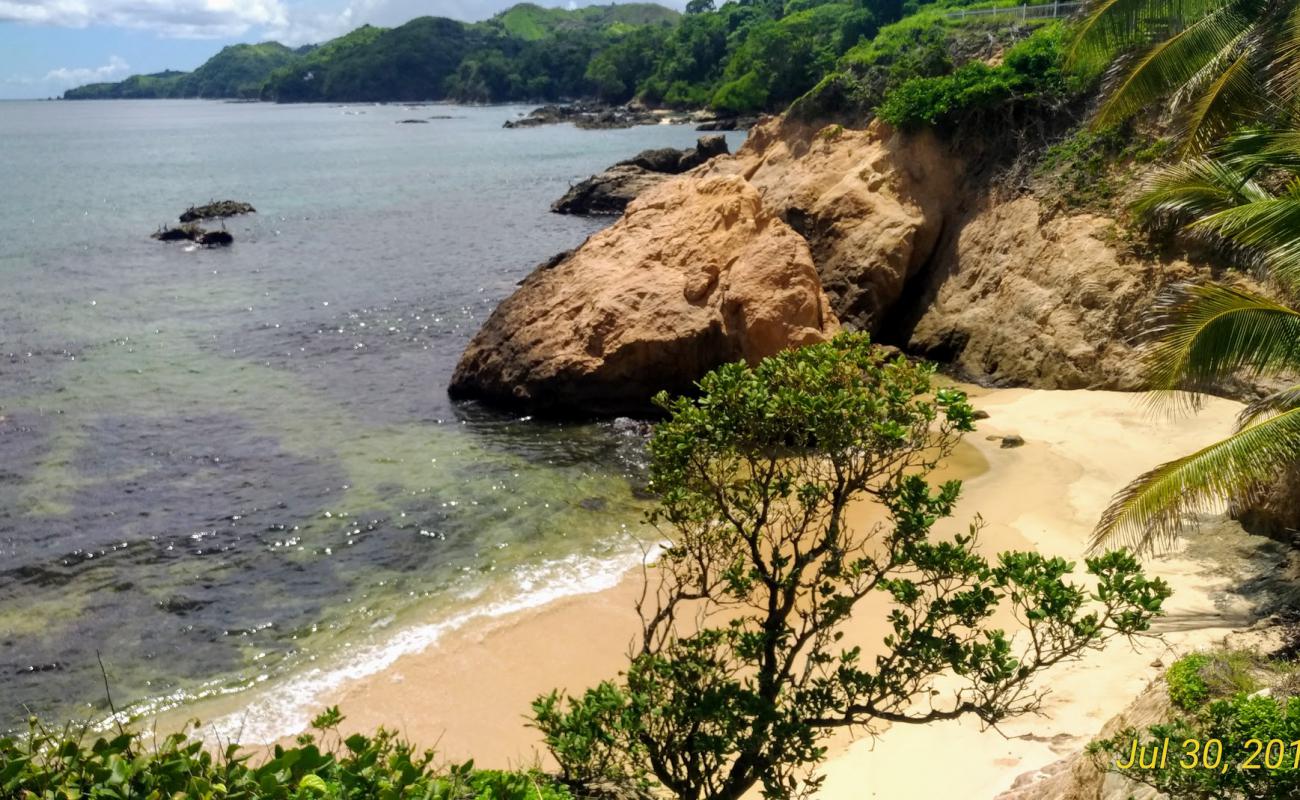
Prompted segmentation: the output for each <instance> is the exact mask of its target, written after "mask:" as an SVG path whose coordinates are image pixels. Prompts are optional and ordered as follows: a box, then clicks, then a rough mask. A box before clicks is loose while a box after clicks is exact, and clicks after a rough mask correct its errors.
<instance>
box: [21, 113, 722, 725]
mask: <svg viewBox="0 0 1300 800" xmlns="http://www.w3.org/2000/svg"><path fill="white" fill-rule="evenodd" d="M523 110H525V109H522V108H516V107H489V108H463V107H454V106H417V107H409V106H327V105H310V106H273V105H264V104H226V103H212V102H202V101H120V102H103V103H37V102H5V103H0V686H3V687H4V688H3V690H0V730H2V729H4V728H10V727H17V726H19V725H21V721H22V719H24V718H25V717H26V716H27V714H28V713H36V714H40V715H42V716H44V717H47V718H51V719H55V720H62V719H63V718H69V717H71V718H79V719H80V718H96V717H102V716H103V714H104V713H105V712H106V711H107V701H106V699H105V696H104V690H103V685H102V680H101V676H100V668H99V663H98V658H102V660H103V662H104V665H105V667H106V670H107V673H108V676H109V679H110V685H111V687H112V694H113V700H114V701H115V703H116V705H117V707H118V708H119V709H123V708H125V709H127V710H128V712H136V713H143V712H149V711H156V710H159V709H163V708H166V707H170V706H174V705H177V704H185V703H188V702H191V701H193V700H194V699H195V698H199V697H204V696H211V695H221V694H227V693H230V692H236V691H241V690H243V689H245V688H247V687H250V686H252V685H255V684H265V683H266V682H267V681H284V682H286V685H290V684H294V682H295V681H296V682H297V683H296V685H298V686H299V688H304V687H305V689H306V690H310V689H312V688H313V687H316V688H319V687H323V686H327V685H329V683H330V681H334V680H337V679H339V677H340V676H341V675H343V674H345V672H346V670H347V669H351V670H353V671H356V670H361V671H364V670H365V669H367V668H368V667H367V665H370V666H374V665H377V664H381V663H382V662H383V661H384V659H386V658H389V657H391V655H392V654H393V653H395V652H399V651H402V650H403V649H405V650H410V649H418V648H419V647H424V646H427V645H428V644H429V643H430V642H432V641H434V640H436V634H437V632H438V631H439V630H442V628H443V627H445V626H447V625H454V624H456V621H457V620H460V621H465V620H472V619H474V618H475V615H476V614H486V613H501V612H502V611H503V610H509V609H512V608H516V607H520V606H522V605H528V604H530V603H534V602H543V601H545V600H547V599H549V598H552V597H555V596H558V595H562V594H564V593H565V592H568V591H580V590H583V589H586V588H593V587H596V586H599V585H603V584H604V583H606V582H608V581H609V580H610V576H611V575H612V574H614V573H616V572H617V571H619V570H621V569H623V568H625V567H626V565H627V563H628V561H627V559H628V554H629V553H631V552H634V550H635V547H636V545H635V540H636V539H637V538H638V537H642V536H643V534H644V532H643V531H640V530H639V528H638V521H639V519H640V516H641V513H642V511H643V510H644V500H643V499H641V498H640V496H639V493H638V486H639V484H640V481H641V480H642V477H643V476H642V470H643V464H642V461H641V458H642V456H641V454H642V445H643V438H642V433H641V431H640V430H639V429H638V427H637V426H635V425H632V424H629V423H627V422H626V421H607V422H602V423H590V424H566V425H554V424H546V423H541V422H537V421H533V420H529V419H520V418H516V417H513V416H510V415H507V414H502V413H499V412H494V411H491V410H488V409H484V408H481V407H478V406H476V405H474V404H461V405H457V404H453V403H451V402H450V401H449V400H448V399H447V397H446V393H445V386H446V384H447V381H448V378H449V377H450V373H451V370H452V368H453V367H454V365H455V362H456V359H457V357H458V356H459V354H460V352H461V350H462V348H463V347H464V345H465V343H466V342H467V340H468V338H469V337H470V336H471V335H472V334H473V332H474V331H475V330H477V328H478V326H479V325H480V324H481V322H482V321H483V320H484V319H485V318H486V316H487V314H488V313H489V312H490V311H491V309H492V308H493V306H494V305H495V303H496V302H498V301H499V300H500V299H501V298H502V297H504V296H505V295H506V294H508V293H509V292H510V291H511V290H512V288H513V287H514V285H515V284H516V282H517V281H518V280H519V279H521V278H522V277H523V276H524V275H525V274H527V272H528V271H529V270H530V269H531V268H532V267H533V265H535V264H536V263H537V262H539V261H541V260H543V259H545V258H547V257H548V256H550V255H551V254H553V253H555V252H557V251H559V250H562V249H565V248H569V247H573V246H575V245H577V244H578V243H580V242H581V241H582V240H583V239H584V238H585V237H586V236H588V235H590V234H591V233H592V232H594V231H595V230H597V229H599V228H600V227H601V226H602V225H604V224H607V222H606V221H600V220H585V219H581V218H574V217H563V216H558V215H553V214H550V213H549V212H548V211H547V207H548V206H549V204H550V202H551V201H552V200H553V199H555V198H556V197H557V196H558V195H559V194H561V193H562V192H563V191H564V189H565V188H566V187H567V185H568V184H569V182H571V181H573V180H576V179H578V178H581V177H585V176H586V175H588V174H590V173H591V172H594V171H596V170H598V169H600V168H603V167H604V166H606V165H608V164H610V163H612V162H613V161H616V160H619V159H621V158H625V157H627V156H629V155H631V154H633V153H635V152H637V151H638V150H640V149H643V148H646V147H660V146H668V145H672V146H679V147H683V146H687V145H689V144H691V143H693V141H694V139H695V137H696V136H697V135H698V134H696V133H695V132H694V131H692V130H690V129H689V128H686V127H675V126H658V127H640V128H632V129H629V130H622V131H602V132H594V131H578V130H575V129H573V128H571V127H568V126H562V127H561V126H552V127H543V128H535V129H520V130H505V129H502V128H501V123H502V121H503V120H505V119H507V118H509V117H511V116H514V115H516V114H518V113H520V112H521V111H523ZM442 116H450V117H452V118H451V119H429V121H428V124H422V125H402V124H395V123H396V122H397V121H398V120H401V119H409V118H427V117H442ZM733 136H735V135H733ZM731 143H732V147H733V149H734V148H735V147H736V146H737V145H738V144H739V138H738V137H735V138H733V139H732V142H731ZM227 197H229V198H234V199H240V200H247V201H249V202H251V203H253V205H254V206H256V207H257V209H258V213H257V214H254V215H250V216H246V217H239V218H233V219H231V220H228V221H227V222H226V226H227V228H228V229H229V230H230V231H231V232H232V233H233V234H234V236H235V239H236V242H235V244H234V246H233V247H230V248H227V249H214V250H203V249H194V248H192V247H187V246H184V245H180V244H162V243H159V242H155V241H152V240H150V239H149V233H150V232H152V231H153V230H154V229H155V228H156V227H157V226H158V225H159V224H161V223H164V222H170V221H174V219H175V217H176V215H177V214H178V213H179V212H180V211H182V210H184V209H185V208H186V207H187V206H188V205H190V204H193V203H199V202H204V201H207V200H209V199H213V198H227ZM354 654H355V655H356V657H355V658H354V657H353V655H354ZM97 656H98V658H97ZM326 662H329V663H333V664H339V665H344V668H342V669H343V671H342V672H340V671H335V672H333V673H330V674H328V675H325V674H322V673H321V668H320V667H319V665H320V664H322V663H326ZM304 676H311V677H310V679H308V678H304ZM304 681H305V682H304ZM285 713H286V714H287V715H292V713H294V712H293V710H292V709H286V711H285Z"/></svg>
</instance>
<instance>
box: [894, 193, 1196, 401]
mask: <svg viewBox="0 0 1300 800" xmlns="http://www.w3.org/2000/svg"><path fill="white" fill-rule="evenodd" d="M1043 216H1044V214H1043V209H1042V207H1041V206H1040V204H1039V202H1038V201H1037V200H1036V199H1034V198H1032V197H1022V198H1019V199H1016V200H1012V201H1010V202H1007V203H1002V204H994V205H990V206H987V207H983V208H978V209H976V210H975V211H972V212H967V213H966V214H965V215H964V216H963V217H962V218H960V219H959V220H957V221H956V222H955V223H953V224H952V225H951V234H950V235H949V236H948V237H946V239H945V241H943V242H942V243H941V245H940V246H939V248H938V249H937V250H936V252H935V254H934V257H933V259H932V265H933V266H932V269H931V271H930V272H929V273H928V274H927V275H926V276H924V278H923V281H922V282H921V285H920V286H919V287H918V288H919V290H920V291H919V292H918V297H919V300H918V302H916V304H915V307H914V309H913V313H914V314H919V319H918V320H917V321H916V323H915V326H914V327H911V328H910V330H908V327H910V326H901V327H902V330H899V331H894V332H893V333H895V334H896V335H899V336H900V337H901V336H906V337H907V338H906V347H907V349H908V350H909V351H912V352H916V353H919V354H921V355H925V356H927V357H930V358H932V359H935V360H938V361H943V362H949V363H951V364H952V365H953V366H954V367H955V368H956V369H957V371H958V372H960V373H962V374H964V375H967V376H969V377H971V378H974V379H976V380H979V381H983V382H988V383H997V384H1009V385H1023V386H1033V387H1037V388H1043V389H1083V388H1105V389H1119V390H1126V391H1131V390H1137V389H1139V388H1141V378H1140V375H1139V373H1138V371H1137V366H1138V365H1137V363H1136V361H1135V359H1134V358H1133V346H1132V341H1131V340H1132V338H1133V337H1134V336H1135V335H1136V334H1137V333H1139V331H1140V330H1141V324H1142V318H1143V315H1144V314H1145V312H1146V311H1147V310H1148V309H1149V308H1150V306H1151V303H1152V301H1153V300H1154V299H1155V297H1156V294H1157V293H1158V291H1159V290H1160V289H1161V288H1162V287H1164V286H1166V285H1168V284H1170V283H1172V282H1177V281H1182V280H1188V279H1190V278H1192V277H1194V276H1195V275H1196V274H1197V273H1196V271H1195V270H1194V269H1192V268H1191V267H1190V266H1188V265H1187V264H1186V263H1184V262H1180V261H1175V262H1169V263H1161V262H1136V261H1135V262H1126V261H1125V259H1123V258H1122V257H1121V256H1120V254H1119V253H1117V252H1116V250H1115V247H1114V246H1113V245H1112V244H1109V243H1108V239H1109V238H1111V237H1109V236H1108V235H1107V234H1108V231H1109V229H1110V228H1111V226H1112V220H1110V219H1107V218H1105V217H1100V216H1096V215H1092V214H1076V215H1072V216H1058V217H1055V218H1052V219H1043Z"/></svg>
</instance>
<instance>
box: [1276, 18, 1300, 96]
mask: <svg viewBox="0 0 1300 800" xmlns="http://www.w3.org/2000/svg"><path fill="white" fill-rule="evenodd" d="M1284 8H1285V7H1284ZM1285 14H1286V19H1285V20H1283V22H1282V23H1281V24H1280V25H1276V26H1270V27H1275V28H1276V30H1277V31H1278V36H1277V40H1276V41H1275V43H1274V46H1273V49H1274V55H1273V59H1272V60H1273V71H1274V74H1275V77H1274V79H1273V81H1272V82H1271V84H1272V86H1273V87H1274V89H1275V91H1276V93H1277V95H1278V96H1279V97H1280V98H1282V100H1283V101H1284V102H1286V103H1292V104H1293V103H1295V102H1296V100H1297V99H1300V97H1298V96H1300V4H1294V3H1293V4H1290V8H1288V9H1286V11H1285Z"/></svg>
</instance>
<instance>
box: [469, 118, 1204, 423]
mask: <svg viewBox="0 0 1300 800" xmlns="http://www.w3.org/2000/svg"><path fill="white" fill-rule="evenodd" d="M702 144H703V141H702ZM699 150H700V148H699V147H697V151H699ZM647 155H648V154H642V156H647ZM642 156H638V157H637V158H634V159H630V160H629V161H627V162H623V163H622V164H619V165H615V166H614V167H611V169H610V170H608V171H606V172H605V173H602V174H601V175H600V176H596V177H594V178H592V179H590V180H589V181H584V182H583V183H582V184H579V185H578V186H575V187H573V189H572V190H571V192H570V193H569V194H568V195H566V196H565V197H564V198H562V199H561V200H560V201H558V202H557V203H556V205H555V207H554V210H556V211H559V212H561V213H618V210H619V207H620V206H621V205H624V204H626V208H627V217H625V218H624V219H623V220H620V222H619V223H616V224H615V225H614V226H613V227H611V228H609V229H607V230H606V231H603V232H602V233H599V234H597V235H596V236H593V237H592V238H591V239H590V240H589V241H588V242H586V243H585V244H583V245H582V246H581V247H579V248H578V249H577V250H576V251H574V252H573V253H572V254H567V255H565V256H564V257H563V258H560V259H558V260H557V261H556V262H555V263H554V264H552V265H551V267H550V268H546V269H539V270H538V271H536V272H534V274H533V275H531V276H529V278H528V279H526V280H525V281H524V282H523V284H522V285H521V287H520V288H519V290H518V291H517V292H516V293H515V295H514V296H512V297H511V298H509V299H508V300H506V301H505V302H504V303H502V304H501V307H500V308H499V309H498V310H497V312H496V313H494V314H493V315H492V316H491V317H490V318H489V319H488V321H487V322H486V323H485V324H484V326H483V329H482V330H481V331H480V332H479V334H478V335H477V336H476V337H475V338H474V339H473V341H472V342H471V344H470V346H469V347H468V348H467V350H466V352H465V355H464V356H463V357H462V359H461V362H460V364H459V366H458V367H457V370H456V373H455V377H454V379H453V382H452V386H451V392H452V394H453V396H455V397H457V398H478V399H481V400H485V401H487V402H491V403H495V404H500V405H505V406H508V407H513V408H519V409H527V410H529V411H532V412H541V413H546V412H547V410H548V409H550V410H559V409H563V410H564V412H565V413H567V414H579V415H581V414H602V413H609V412H611V411H614V410H618V411H620V412H621V411H626V410H628V409H640V410H645V409H646V407H647V404H648V399H649V397H650V396H651V395H653V394H654V392H655V391H657V390H659V389H670V390H685V389H689V388H690V387H691V386H692V385H693V383H694V381H695V380H697V379H698V378H699V377H700V376H701V375H703V374H704V372H706V371H707V370H709V369H711V368H712V367H714V366H716V365H718V364H720V363H723V362H725V361H728V360H731V359H735V358H738V357H747V358H749V357H752V356H753V354H754V353H758V352H764V353H766V352H770V349H771V348H772V347H776V348H779V347H784V346H791V345H794V344H797V343H802V342H807V341H815V340H817V337H824V336H828V335H831V334H832V333H833V332H834V331H835V330H838V329H839V328H840V327H841V326H842V327H843V328H845V329H849V330H865V331H869V332H871V333H873V334H874V335H875V336H876V338H877V339H878V340H879V341H881V342H883V343H887V344H892V345H897V346H898V347H900V348H901V349H902V350H903V351H904V352H907V353H909V354H915V355H918V356H922V357H925V358H928V359H931V360H934V361H938V362H940V363H943V364H946V365H947V366H948V368H949V369H950V370H951V371H952V372H953V373H954V374H956V375H958V376H960V377H962V378H964V379H967V380H971V381H973V382H976V383H981V384H984V385H991V386H1029V387H1034V388H1048V389H1079V388H1091V389H1119V390H1135V389H1138V388H1140V381H1139V377H1138V375H1137V374H1136V371H1135V370H1136V364H1135V360H1134V358H1133V353H1134V350H1133V344H1132V339H1133V336H1134V335H1135V334H1136V333H1137V331H1138V328H1139V323H1140V319H1141V314H1142V310H1143V309H1145V308H1147V307H1149V306H1150V304H1151V302H1152V301H1153V300H1154V298H1155V297H1156V295H1157V294H1158V293H1159V291H1160V290H1161V289H1162V287H1165V286H1167V285H1169V284H1171V283H1174V282H1179V281H1184V280H1188V279H1191V278H1194V277H1196V276H1199V275H1203V274H1205V273H1206V272H1207V270H1206V269H1205V268H1202V267H1196V266H1193V265H1191V264H1189V263H1188V262H1186V261H1183V260H1178V259H1165V258H1159V257H1152V258H1145V259H1135V258H1133V257H1132V255H1131V254H1130V253H1127V252H1125V251H1123V249H1122V245H1121V244H1119V243H1118V242H1116V241H1115V238H1114V236H1113V233H1112V232H1113V228H1114V225H1115V222H1114V220H1113V219H1111V218H1108V217H1106V216H1103V215H1099V214H1097V213H1093V212H1087V211H1082V210H1080V211H1075V212H1060V211H1056V210H1051V211H1049V210H1048V209H1047V208H1046V206H1045V205H1044V201H1041V200H1039V199H1038V198H1037V197H1035V196H1034V195H1033V194H1032V193H1031V194H1024V195H1020V196H1015V197H1011V198H1009V199H1007V198H1001V197H998V196H997V195H996V194H995V193H993V192H991V191H988V190H987V189H986V188H981V187H980V186H979V185H978V182H977V181H975V180H973V179H972V174H973V171H974V167H973V166H972V165H971V164H970V163H968V161H967V157H966V156H964V155H963V154H962V153H961V152H960V151H959V149H958V148H957V147H956V146H955V145H954V144H952V143H949V142H947V141H944V140H942V139H940V138H939V137H938V136H936V135H935V134H934V133H932V132H921V133H902V132H899V131H895V130H893V129H891V128H890V127H889V126H887V125H885V124H884V123H882V122H879V121H876V122H873V123H872V124H871V125H869V126H868V127H866V128H864V129H860V130H850V129H846V128H844V127H842V126H840V125H830V126H824V127H818V126H811V125H804V124H799V123H796V122H793V121H789V120H786V119H784V118H780V117H778V118H772V119H769V120H767V121H765V122H764V123H762V124H761V125H759V126H758V127H756V128H754V129H753V130H752V131H751V133H750V135H749V137H748V139H747V141H746V142H745V144H744V145H743V146H742V147H741V148H740V150H739V151H738V152H737V153H735V154H734V155H728V154H721V153H719V154H717V155H715V156H712V157H711V158H709V159H708V160H707V161H706V162H705V163H703V164H700V165H697V166H695V167H693V168H691V169H690V170H688V171H686V172H684V173H682V174H678V175H666V174H662V173H656V172H652V171H650V170H648V169H647V168H646V167H647V166H649V164H648V163H641V162H642V161H648V160H651V159H648V158H642ZM676 158H677V159H679V161H678V162H675V163H681V162H680V158H681V156H676ZM669 160H671V158H670V159H669ZM689 163H694V161H691V162H689ZM632 197H637V199H636V200H631V198H632ZM629 201H630V203H629ZM788 234H793V238H790V237H789V236H788ZM775 240H779V241H780V242H781V244H780V245H779V246H777V247H776V248H775V250H771V249H770V248H771V246H772V243H773V242H774V241H775ZM787 243H788V244H787ZM615 254H616V256H615ZM760 265H761V266H760ZM741 276H744V277H743V279H742V277H741ZM795 286H798V287H800V288H799V289H798V290H797V291H795V290H794V289H793V287H795ZM790 292H793V295H790V296H789V297H787V299H785V300H782V301H780V302H779V303H777V305H778V306H780V307H781V308H783V309H784V310H783V311H781V312H780V313H781V314H789V316H788V317H786V318H785V319H784V320H775V319H773V320H769V321H767V322H764V324H763V326H760V327H763V330H764V332H763V333H762V335H761V337H760V338H761V339H762V341H763V345H762V346H758V347H754V346H752V343H750V338H751V333H750V332H749V331H750V329H751V327H752V326H753V324H754V323H755V322H756V321H757V320H759V319H764V320H766V319H767V318H766V317H765V315H766V314H769V313H772V311H771V309H768V310H758V309H759V307H760V306H762V305H763V303H764V301H763V298H765V297H778V296H779V297H786V296H787V294H788V293H790ZM796 296H797V298H798V299H797V300H795V299H793V298H794V297H796ZM823 296H824V297H825V298H826V304H825V307H824V308H823V306H822V301H821V299H820V298H822V297H823ZM706 310H707V311H706ZM687 318H690V319H691V321H690V322H687V321H686V320H687ZM809 331H816V336H812V335H811V334H809V333H808V332H809ZM650 351H657V352H661V353H663V354H666V355H664V356H663V357H662V358H654V357H651V356H650V355H648V353H649V352H650Z"/></svg>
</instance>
